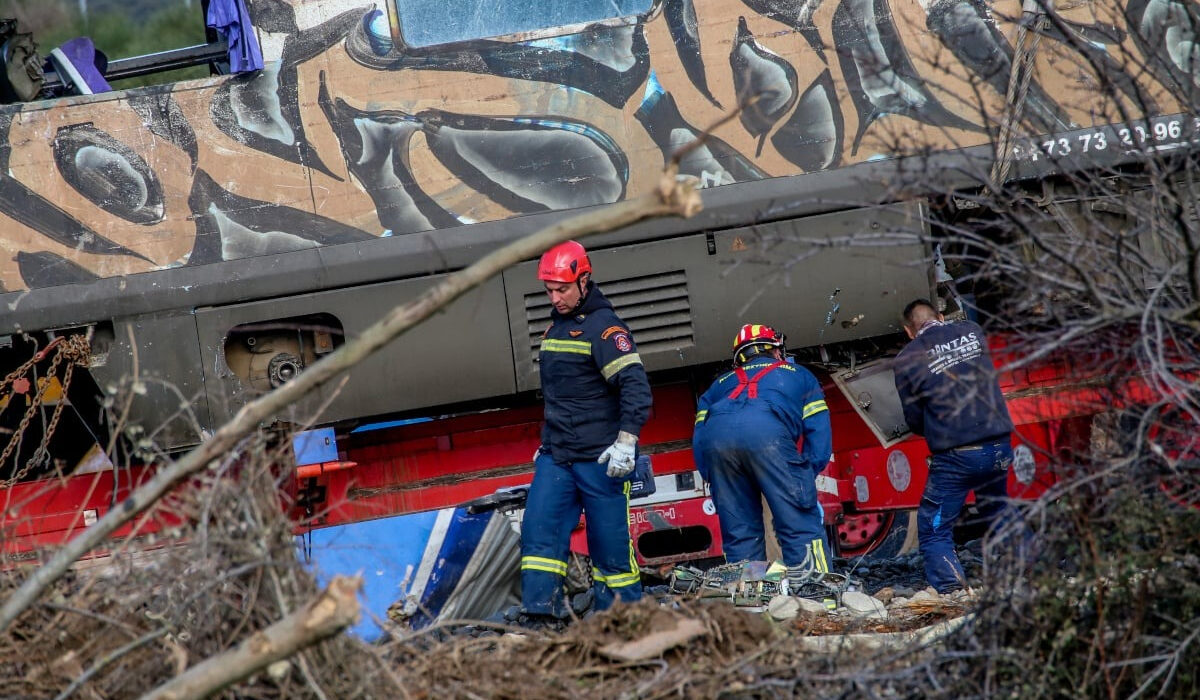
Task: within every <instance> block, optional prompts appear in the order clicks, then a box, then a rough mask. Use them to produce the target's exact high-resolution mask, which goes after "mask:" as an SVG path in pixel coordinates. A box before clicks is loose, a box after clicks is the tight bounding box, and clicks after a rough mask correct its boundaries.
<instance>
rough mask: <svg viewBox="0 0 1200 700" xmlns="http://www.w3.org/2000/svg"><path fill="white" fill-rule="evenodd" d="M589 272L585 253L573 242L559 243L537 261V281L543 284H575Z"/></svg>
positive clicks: (588, 262)
mask: <svg viewBox="0 0 1200 700" xmlns="http://www.w3.org/2000/svg"><path fill="white" fill-rule="evenodd" d="M591 272H592V263H591V261H590V260H588V256H587V251H586V250H584V249H583V246H581V245H579V244H578V243H576V242H575V241H567V242H566V243H559V244H558V245H556V246H554V247H553V248H551V249H550V250H547V251H546V252H545V254H543V255H542V259H541V260H540V261H538V279H540V280H543V281H545V282H575V281H576V280H578V279H579V278H580V277H581V276H583V275H586V274H591Z"/></svg>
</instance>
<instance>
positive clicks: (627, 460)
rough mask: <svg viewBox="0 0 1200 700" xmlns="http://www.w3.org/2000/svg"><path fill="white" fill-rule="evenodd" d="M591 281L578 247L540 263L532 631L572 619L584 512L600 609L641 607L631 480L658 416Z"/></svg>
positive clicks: (526, 545)
mask: <svg viewBox="0 0 1200 700" xmlns="http://www.w3.org/2000/svg"><path fill="white" fill-rule="evenodd" d="M591 276H592V266H591V263H590V262H589V261H588V257H587V252H586V251H585V250H584V249H583V246H581V245H580V244H578V243H576V242H574V241H568V242H566V243H562V244H560V245H557V246H554V247H553V248H551V249H550V250H548V251H546V254H545V255H543V256H542V259H541V261H540V262H539V263H538V279H540V280H542V281H543V283H544V284H545V287H546V293H547V294H549V295H550V303H551V304H553V306H554V310H553V311H551V313H550V316H551V320H552V323H551V325H550V327H549V328H548V329H547V330H546V333H545V334H544V335H543V336H542V346H541V352H540V353H539V355H538V362H539V365H540V371H541V379H542V395H543V396H544V397H545V404H546V405H545V424H544V426H543V428H542V444H541V447H539V448H538V451H537V452H536V453H535V455H534V465H535V467H534V475H533V485H532V486H531V487H530V490H529V498H528V500H527V502H526V506H525V521H524V524H523V525H522V530H521V607H522V611H523V612H524V613H525V618H526V621H527V622H531V623H533V624H537V623H538V622H539V621H540V622H546V621H548V620H549V621H552V620H555V619H561V618H562V617H564V616H565V615H566V607H565V605H564V601H563V579H564V577H565V576H566V575H567V557H568V554H569V548H570V538H571V530H572V529H574V527H575V525H576V524H577V523H578V522H579V514H580V511H581V510H582V511H585V512H586V513H587V541H588V552H589V554H590V555H591V558H592V579H593V590H594V592H595V608H596V609H597V610H604V609H606V608H608V607H610V606H611V605H612V604H613V601H614V599H615V598H616V597H619V598H620V599H621V600H623V601H626V602H633V601H636V600H639V599H640V598H641V597H642V580H641V574H640V572H639V570H638V566H637V561H636V560H635V558H634V553H633V542H632V540H631V539H630V537H629V488H630V485H629V479H630V474H631V473H632V471H633V468H634V462H635V460H636V458H637V439H638V434H639V433H640V432H641V429H642V424H643V423H645V422H646V418H647V417H648V415H649V413H650V382H649V381H648V380H647V379H646V371H645V369H644V368H643V367H642V360H641V358H640V357H639V356H638V353H637V348H636V347H635V346H634V344H633V337H632V336H631V335H630V333H629V328H628V327H627V326H626V325H625V324H624V322H622V321H621V319H620V318H618V317H617V314H616V312H615V311H613V306H612V304H611V303H609V301H608V299H605V298H604V295H603V294H601V293H600V289H599V288H597V287H596V285H595V284H594V283H593V282H592V280H591Z"/></svg>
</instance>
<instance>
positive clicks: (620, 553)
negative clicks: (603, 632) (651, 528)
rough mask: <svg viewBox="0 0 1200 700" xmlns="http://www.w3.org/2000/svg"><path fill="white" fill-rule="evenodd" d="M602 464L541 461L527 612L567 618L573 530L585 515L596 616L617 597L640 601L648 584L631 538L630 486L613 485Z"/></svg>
mask: <svg viewBox="0 0 1200 700" xmlns="http://www.w3.org/2000/svg"><path fill="white" fill-rule="evenodd" d="M605 469H606V467H605V465H602V464H599V463H597V462H571V463H568V464H560V463H557V462H555V461H554V459H553V458H552V457H550V455H546V454H543V455H539V456H538V458H537V462H536V465H535V471H534V474H533V485H532V486H531V487H530V489H529V498H528V500H527V501H526V502H525V518H524V521H523V522H522V524H521V608H522V609H523V610H524V611H525V612H527V613H533V614H538V615H554V616H556V617H563V616H565V615H566V612H567V610H566V605H565V603H564V601H563V579H564V578H565V577H566V575H567V557H568V556H569V555H570V547H571V531H572V530H573V529H575V525H576V524H578V523H579V515H580V513H581V512H583V513H586V515H587V542H588V554H589V555H590V556H591V558H592V588H593V590H594V592H595V604H594V605H595V609H597V610H605V609H607V608H609V607H611V606H612V604H613V602H614V600H615V599H616V598H620V599H621V600H623V601H626V602H634V601H637V600H640V599H641V597H642V577H641V573H640V571H639V570H638V566H637V560H636V559H635V557H634V553H633V541H632V540H631V539H630V538H629V480H628V479H613V478H612V477H610V476H608V475H607V474H605V473H604V472H605Z"/></svg>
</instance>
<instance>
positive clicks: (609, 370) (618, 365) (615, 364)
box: [600, 352, 642, 379]
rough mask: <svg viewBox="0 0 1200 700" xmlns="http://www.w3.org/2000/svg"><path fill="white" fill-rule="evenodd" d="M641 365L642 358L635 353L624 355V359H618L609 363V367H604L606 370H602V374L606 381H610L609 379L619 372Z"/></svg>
mask: <svg viewBox="0 0 1200 700" xmlns="http://www.w3.org/2000/svg"><path fill="white" fill-rule="evenodd" d="M640 364H642V358H641V356H640V355H638V354H637V353H636V352H635V353H633V354H630V355H624V356H622V357H618V358H617V359H615V360H613V361H612V362H609V363H608V364H607V365H604V368H603V369H601V370H600V374H602V375H604V378H605V379H608V378H609V377H611V376H613V375H614V374H616V373H617V372H620V371H621V370H623V369H625V368H626V367H628V366H630V365H640Z"/></svg>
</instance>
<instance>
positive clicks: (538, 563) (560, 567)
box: [521, 557, 567, 576]
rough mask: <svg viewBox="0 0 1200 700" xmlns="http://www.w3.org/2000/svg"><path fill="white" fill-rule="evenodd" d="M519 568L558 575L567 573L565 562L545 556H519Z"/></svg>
mask: <svg viewBox="0 0 1200 700" xmlns="http://www.w3.org/2000/svg"><path fill="white" fill-rule="evenodd" d="M521 569H522V570H526V569H528V570H530V571H548V572H550V573H552V574H558V575H560V576H566V575H567V562H565V561H559V560H557V559H547V558H545V557H521Z"/></svg>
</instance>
